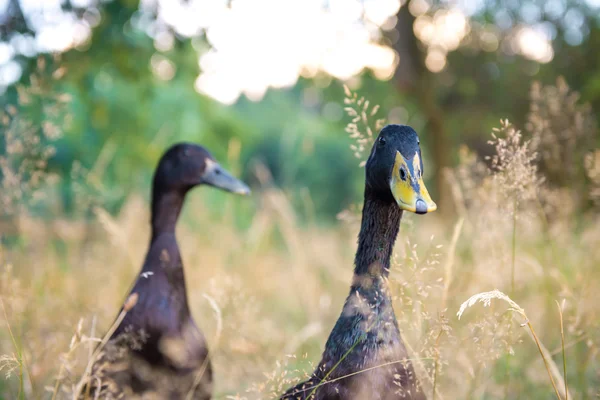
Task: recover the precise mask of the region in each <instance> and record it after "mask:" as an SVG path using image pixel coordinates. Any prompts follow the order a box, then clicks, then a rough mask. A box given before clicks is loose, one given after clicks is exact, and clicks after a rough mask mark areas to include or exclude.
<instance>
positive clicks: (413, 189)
mask: <svg viewBox="0 0 600 400" xmlns="http://www.w3.org/2000/svg"><path fill="white" fill-rule="evenodd" d="M411 164H412V165H411V166H412V168H409V166H408V163H407V160H405V159H404V157H403V156H402V154H400V152H399V151H397V152H396V159H395V161H394V169H393V170H392V177H391V179H390V190H391V191H392V195H393V196H394V199H395V200H396V202H397V203H398V206H399V207H400V208H401V209H403V210H406V211H411V212H416V211H417V200H422V201H423V202H425V205H426V208H427V210H426V212H432V211H435V210H436V209H437V205H436V204H435V203H434V202H433V200H431V197H430V196H429V192H428V191H427V188H426V187H425V183H424V182H423V176H422V173H421V160H420V157H419V154H418V153H415V156H414V157H413V159H412V160H411ZM401 170H404V179H402V172H401Z"/></svg>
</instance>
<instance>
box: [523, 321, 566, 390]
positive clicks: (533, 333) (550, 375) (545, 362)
mask: <svg viewBox="0 0 600 400" xmlns="http://www.w3.org/2000/svg"><path fill="white" fill-rule="evenodd" d="M525 318H527V317H526V316H525ZM527 327H528V328H529V331H530V332H531V336H532V337H533V340H534V342H535V344H536V345H537V348H538V350H539V352H540V355H541V356H542V360H544V365H545V366H546V371H548V377H549V378H550V382H551V383H552V388H553V389H554V393H556V398H557V399H558V400H561V397H560V394H559V393H558V389H557V388H556V383H554V378H552V372H550V365H549V364H548V360H547V359H546V356H545V355H544V351H543V350H542V346H541V343H540V340H539V339H538V337H537V335H536V334H535V330H534V329H533V325H531V322H530V321H529V319H527Z"/></svg>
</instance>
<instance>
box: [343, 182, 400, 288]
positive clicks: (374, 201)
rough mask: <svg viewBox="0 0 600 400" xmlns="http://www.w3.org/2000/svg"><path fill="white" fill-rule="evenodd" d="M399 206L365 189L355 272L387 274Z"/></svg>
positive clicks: (398, 216) (397, 226) (359, 273)
mask: <svg viewBox="0 0 600 400" xmlns="http://www.w3.org/2000/svg"><path fill="white" fill-rule="evenodd" d="M401 219H402V210H401V209H400V208H399V207H398V204H396V202H395V201H394V200H393V199H382V198H380V197H378V196H375V195H374V194H372V193H370V192H369V191H365V202H364V206H363V212H362V224H361V227H360V233H359V235H358V249H357V251H356V258H355V260H354V275H355V278H356V277H358V278H360V277H367V276H368V277H373V278H374V277H378V276H382V277H387V276H388V275H389V270H390V258H391V255H392V250H393V248H394V242H395V241H396V236H398V229H399V228H400V220H401Z"/></svg>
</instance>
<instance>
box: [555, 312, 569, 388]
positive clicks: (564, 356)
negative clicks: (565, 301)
mask: <svg viewBox="0 0 600 400" xmlns="http://www.w3.org/2000/svg"><path fill="white" fill-rule="evenodd" d="M555 301H556V300H555ZM556 306H557V307H558V315H559V316H560V345H561V348H562V358H563V378H564V380H565V400H569V385H568V383H567V357H566V353H565V329H564V325H563V312H562V307H561V306H560V304H559V303H558V301H556Z"/></svg>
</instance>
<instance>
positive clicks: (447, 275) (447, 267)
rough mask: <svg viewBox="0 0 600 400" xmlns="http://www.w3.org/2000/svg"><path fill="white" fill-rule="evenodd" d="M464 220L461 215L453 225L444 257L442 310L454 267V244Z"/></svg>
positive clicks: (446, 301)
mask: <svg viewBox="0 0 600 400" xmlns="http://www.w3.org/2000/svg"><path fill="white" fill-rule="evenodd" d="M464 222H465V218H464V217H461V218H460V219H459V220H458V222H456V225H454V231H453V232H452V240H451V241H450V247H449V249H448V258H447V259H446V264H444V292H443V293H442V310H445V309H446V306H447V303H448V292H449V290H450V285H451V284H452V270H453V267H454V258H455V257H454V256H455V253H456V244H457V243H458V238H459V237H460V234H461V232H462V227H463V223H464Z"/></svg>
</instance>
